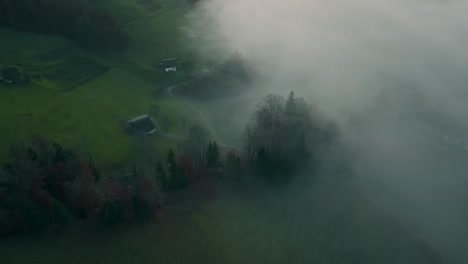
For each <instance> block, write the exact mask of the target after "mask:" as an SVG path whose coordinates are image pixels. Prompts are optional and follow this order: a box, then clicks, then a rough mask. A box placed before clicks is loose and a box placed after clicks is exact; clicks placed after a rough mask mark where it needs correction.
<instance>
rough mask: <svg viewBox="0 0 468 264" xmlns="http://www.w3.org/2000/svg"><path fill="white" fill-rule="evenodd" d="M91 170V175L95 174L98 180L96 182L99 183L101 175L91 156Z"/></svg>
mask: <svg viewBox="0 0 468 264" xmlns="http://www.w3.org/2000/svg"><path fill="white" fill-rule="evenodd" d="M88 164H89V165H88V166H89V168H90V169H91V173H92V174H93V176H94V178H95V179H96V182H99V180H100V179H101V174H100V173H99V171H98V169H97V168H96V164H95V163H94V160H93V158H92V157H91V155H89V163H88Z"/></svg>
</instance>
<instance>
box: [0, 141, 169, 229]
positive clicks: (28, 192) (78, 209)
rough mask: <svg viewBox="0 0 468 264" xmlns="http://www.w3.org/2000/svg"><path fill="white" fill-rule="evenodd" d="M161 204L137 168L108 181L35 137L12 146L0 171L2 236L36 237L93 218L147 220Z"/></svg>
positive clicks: (148, 179) (65, 151)
mask: <svg viewBox="0 0 468 264" xmlns="http://www.w3.org/2000/svg"><path fill="white" fill-rule="evenodd" d="M160 205H161V195H160V193H159V190H158V189H157V187H156V183H155V180H154V179H152V177H147V176H145V175H144V174H143V173H142V172H141V171H139V170H138V169H137V168H136V166H134V167H133V169H132V172H131V173H130V174H129V175H125V177H118V178H117V177H110V176H108V177H106V176H104V175H101V173H100V172H99V171H98V170H97V169H96V167H95V165H94V162H93V161H92V159H90V160H89V161H88V162H83V160H80V159H79V158H78V157H77V155H76V154H75V152H74V151H73V150H71V149H65V148H63V147H62V146H61V145H60V144H58V143H54V142H49V141H47V140H45V139H43V138H39V137H36V138H34V139H33V140H32V143H31V145H30V146H26V145H25V144H23V143H18V144H14V145H12V146H11V148H10V151H9V161H8V162H7V163H5V164H4V165H3V168H2V170H1V171H0V235H8V234H13V233H18V232H35V231H40V230H42V229H44V228H46V227H50V226H61V225H66V224H68V223H69V222H70V221H73V220H75V219H89V218H93V219H95V220H98V221H99V222H101V223H103V224H106V225H109V224H115V223H119V222H123V221H134V220H139V219H145V218H148V217H151V216H152V215H154V213H155V211H156V209H158V208H159V207H160Z"/></svg>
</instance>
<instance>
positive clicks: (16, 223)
mask: <svg viewBox="0 0 468 264" xmlns="http://www.w3.org/2000/svg"><path fill="white" fill-rule="evenodd" d="M337 138H338V128H337V126H336V125H335V124H334V123H333V122H330V121H327V120H325V119H324V118H323V117H322V116H321V115H320V114H319V113H318V112H317V111H316V110H314V109H313V108H312V107H311V106H310V105H308V104H307V103H306V101H305V100H304V99H303V98H296V97H295V94H294V93H293V92H291V93H290V94H289V96H288V98H287V99H285V98H283V97H281V96H278V95H268V96H267V97H265V98H264V99H263V100H262V102H261V103H260V104H259V105H258V108H257V110H256V111H255V112H254V114H253V115H252V120H251V122H250V123H249V124H248V125H247V126H246V128H245V131H244V134H243V137H242V139H243V144H244V145H243V146H244V147H243V148H242V149H238V150H235V149H228V148H226V147H221V146H220V145H219V144H218V143H217V142H215V141H213V140H212V139H211V137H210V134H209V133H208V131H207V130H205V129H204V128H203V127H202V126H199V125H195V126H193V127H191V128H190V129H189V131H188V134H187V139H186V140H185V141H184V142H182V143H181V144H180V146H179V147H178V148H177V151H174V150H173V149H170V150H169V151H168V152H167V155H166V158H165V159H164V160H159V161H155V162H154V164H153V166H152V168H149V169H148V168H140V167H138V165H137V164H136V163H134V164H132V165H131V166H129V167H130V169H129V170H127V171H126V172H122V173H118V174H116V175H114V174H109V173H102V172H101V171H100V170H99V169H98V168H96V166H95V164H94V161H93V160H92V158H91V157H89V159H88V160H86V159H83V158H79V157H78V156H77V155H76V154H75V152H74V151H73V150H71V149H66V148H64V147H63V146H61V145H60V144H58V143H55V142H50V141H48V140H46V139H43V138H40V137H35V138H34V139H33V140H32V142H31V144H30V145H29V146H27V145H25V144H23V143H17V144H13V145H12V146H11V148H10V151H9V160H8V162H6V163H5V164H4V166H3V168H2V170H0V235H8V234H14V233H18V232H36V231H40V230H43V229H45V228H47V227H50V226H56V225H59V226H64V225H67V224H68V223H70V222H72V221H74V220H79V219H94V220H96V221H97V222H100V223H102V224H104V225H112V224H118V223H122V222H128V221H130V222H132V221H138V220H145V219H149V218H152V217H154V216H156V215H157V213H158V211H159V210H160V209H161V208H162V207H163V206H164V203H165V202H164V198H165V195H166V194H168V193H170V192H172V191H174V190H181V189H184V188H188V187H189V186H190V185H191V184H193V183H194V182H196V181H198V180H199V179H202V178H206V177H210V178H212V179H228V180H231V181H237V182H238V181H240V180H242V181H243V182H246V183H247V184H248V183H249V182H258V181H259V180H260V181H263V182H265V183H268V184H272V185H278V184H286V183H288V182H289V181H290V180H291V179H292V177H293V175H295V174H296V173H297V172H298V171H300V170H301V169H307V170H308V171H310V168H311V167H312V166H315V165H316V163H317V161H318V160H319V156H320V155H321V152H323V151H325V150H326V148H328V147H329V146H330V145H331V144H332V143H333V142H334V141H336V139H337Z"/></svg>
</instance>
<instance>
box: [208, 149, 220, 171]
mask: <svg viewBox="0 0 468 264" xmlns="http://www.w3.org/2000/svg"><path fill="white" fill-rule="evenodd" d="M206 157H207V165H208V168H209V169H210V170H217V169H218V168H219V167H220V165H221V156H220V151H219V145H218V143H216V142H210V143H209V144H208V148H207V153H206Z"/></svg>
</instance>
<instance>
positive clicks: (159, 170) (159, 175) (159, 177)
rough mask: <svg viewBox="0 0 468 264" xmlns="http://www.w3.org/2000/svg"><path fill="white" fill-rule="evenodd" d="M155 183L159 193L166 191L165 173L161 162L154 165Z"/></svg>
mask: <svg viewBox="0 0 468 264" xmlns="http://www.w3.org/2000/svg"><path fill="white" fill-rule="evenodd" d="M156 183H157V184H158V186H159V188H160V190H161V191H167V189H168V184H167V177H166V172H165V171H164V169H163V167H162V164H161V162H158V164H157V165H156Z"/></svg>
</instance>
